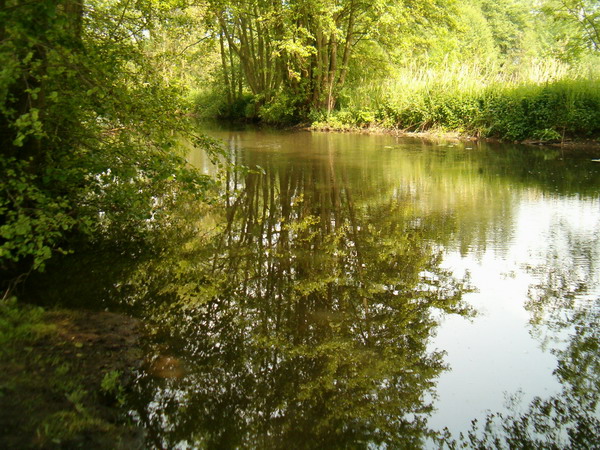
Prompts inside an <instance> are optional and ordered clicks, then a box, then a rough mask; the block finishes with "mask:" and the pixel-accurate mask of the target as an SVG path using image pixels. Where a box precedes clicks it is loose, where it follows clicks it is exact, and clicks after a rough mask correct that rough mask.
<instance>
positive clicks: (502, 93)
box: [316, 61, 600, 141]
mask: <svg viewBox="0 0 600 450" xmlns="http://www.w3.org/2000/svg"><path fill="white" fill-rule="evenodd" d="M590 67H591V66H590ZM584 69H585V70H584ZM584 69H582V68H574V67H570V66H567V65H565V64H560V63H557V62H554V61H542V62H538V63H536V64H530V65H527V66H523V67H520V68H513V69H512V70H509V69H506V68H503V69H501V68H499V67H497V66H496V65H495V64H494V63H493V62H490V63H489V64H481V65H454V66H450V67H446V68H444V69H443V70H442V69H440V68H423V67H407V68H403V69H400V70H398V71H397V73H396V74H395V76H394V77H393V78H392V79H389V80H386V81H384V82H382V83H368V82H366V80H365V82H364V83H358V84H357V87H356V88H354V89H351V90H348V92H346V93H345V96H343V97H342V99H341V100H342V105H341V108H340V110H339V111H337V112H335V113H333V114H332V115H331V116H330V117H328V118H326V119H325V120H324V121H321V122H320V123H317V124H316V126H317V127H322V126H324V125H329V126H331V125H333V127H334V128H335V127H338V128H350V127H372V126H377V127H385V128H395V129H401V130H405V131H429V130H439V131H456V132H460V133H464V134H469V135H475V136H485V137H498V138H501V139H506V140H511V141H523V140H539V141H556V140H564V139H566V138H598V137H600V74H599V73H598V72H597V71H593V70H592V69H591V68H589V67H588V68H584Z"/></svg>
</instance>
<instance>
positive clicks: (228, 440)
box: [34, 132, 600, 448]
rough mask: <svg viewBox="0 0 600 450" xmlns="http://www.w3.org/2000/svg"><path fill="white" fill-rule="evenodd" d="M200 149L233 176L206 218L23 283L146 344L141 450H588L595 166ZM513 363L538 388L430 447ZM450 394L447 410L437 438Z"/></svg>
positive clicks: (543, 157) (232, 146) (362, 139)
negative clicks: (135, 324)
mask: <svg viewBox="0 0 600 450" xmlns="http://www.w3.org/2000/svg"><path fill="white" fill-rule="evenodd" d="M217 137H221V138H224V139H225V140H226V142H227V143H228V148H229V150H230V154H231V158H232V159H233V160H234V162H236V163H238V164H243V165H245V166H246V167H247V168H248V169H249V170H242V171H231V172H229V173H227V174H226V176H224V184H223V192H222V198H223V207H222V208H207V207H204V206H202V205H198V204H196V203H187V204H186V205H182V207H181V208H180V209H178V210H177V211H173V212H172V213H171V214H170V215H168V217H167V216H165V217H166V222H165V223H164V226H163V227H157V230H162V232H157V235H156V236H155V237H154V238H152V240H150V241H148V242H149V243H150V244H149V245H148V248H146V249H140V248H130V247H129V246H127V245H125V244H122V245H121V246H120V247H119V248H93V249H88V251H87V253H86V252H80V253H78V254H75V255H70V256H68V257H66V258H65V259H64V260H62V261H60V262H58V263H55V264H56V265H55V266H54V267H52V266H49V267H48V274H47V275H46V276H45V277H38V278H37V279H36V282H35V283H34V284H35V285H36V286H37V289H38V291H39V292H40V294H39V296H40V297H44V298H46V299H52V300H51V302H54V301H55V302H57V303H58V302H62V303H64V302H65V300H69V299H71V300H74V301H76V302H80V303H81V300H82V299H83V300H84V301H85V302H86V303H87V305H91V304H95V305H101V306H102V307H104V306H110V307H112V308H114V307H115V304H116V305H118V306H119V307H120V308H122V309H124V310H125V311H128V312H129V313H133V314H136V315H138V316H139V317H141V318H142V319H143V320H144V322H145V323H146V324H147V325H148V332H149V336H150V338H149V344H148V346H149V349H148V353H149V357H148V361H147V363H146V365H145V370H144V371H142V373H141V374H140V378H139V380H138V383H137V385H136V387H135V392H134V396H133V398H131V399H130V401H131V403H130V404H131V413H132V415H133V416H134V418H135V419H136V420H137V421H138V422H139V423H140V424H142V425H143V426H145V427H146V428H147V430H148V439H149V445H150V446H154V447H157V448H171V447H180V448H185V447H226V448H229V447H250V448H271V447H274V448H279V447H285V446H292V447H294V448H296V447H311V448H316V447H318V448H321V447H323V448H328V447H334V448H336V447H352V448H355V447H356V448H365V447H369V446H371V447H373V446H378V445H380V446H382V447H385V446H390V447H394V448H395V447H399V448H415V447H417V448H418V447H422V446H426V445H434V443H439V442H440V440H442V441H444V443H445V444H446V445H447V446H460V445H463V444H464V445H468V446H477V445H480V446H483V447H488V446H501V445H505V446H507V447H510V446H511V445H512V446H513V447H522V446H526V445H531V446H536V445H537V446H547V447H551V446H552V442H557V443H559V444H558V445H559V446H560V445H562V444H564V445H565V446H566V445H569V441H568V439H572V440H571V442H570V444H572V445H573V446H577V445H579V444H580V446H586V445H588V446H590V447H593V441H592V437H593V436H594V433H595V435H596V436H597V435H599V434H600V433H599V429H598V422H597V417H598V411H597V408H598V406H597V405H598V400H599V398H598V392H599V391H600V389H599V380H598V373H600V367H598V364H599V363H598V361H599V360H600V359H599V358H598V357H599V356H600V355H598V337H599V336H598V327H599V325H600V324H599V323H598V320H599V318H600V316H599V310H600V304H599V302H600V291H599V290H600V286H599V284H600V281H599V280H600V273H599V269H598V267H599V265H598V263H599V262H600V239H599V238H598V236H597V233H596V230H597V228H598V226H599V225H600V222H598V220H597V219H598V218H599V214H598V211H600V204H599V203H598V198H599V190H600V189H599V186H600V178H599V177H600V170H598V169H600V166H598V165H594V163H589V162H586V161H585V160H584V159H569V158H564V157H563V155H562V154H561V153H560V152H558V153H556V152H554V153H553V152H551V153H544V152H538V151H525V149H523V148H518V149H516V148H512V147H498V148H494V147H490V148H485V147H484V146H482V147H481V148H472V149H466V148H462V147H464V145H462V147H461V145H460V144H459V145H457V144H447V143H444V144H441V143H429V144H428V143H423V142H420V141H407V140H397V139H394V138H391V137H388V136H355V135H335V134H310V133H280V132H274V133H271V132H244V133H220V134H219V133H217ZM468 145H474V144H468ZM192 156H193V157H192V158H191V160H192V161H194V162H195V163H196V164H198V165H199V166H201V167H202V169H203V170H204V171H206V172H210V171H211V170H212V168H211V167H212V166H210V164H208V163H207V162H206V161H205V160H203V159H202V158H201V157H200V156H199V155H195V156H194V155H192ZM590 211H592V213H590ZM594 211H596V213H593V212H594ZM559 212H560V214H558V213H559ZM555 216H556V217H560V218H561V219H560V220H554V218H553V217H555ZM590 217H591V218H592V219H590ZM542 218H545V219H547V220H545V221H542V220H541V219H542ZM590 220H591V222H590V223H588V222H589V221H590ZM586 221H588V222H586ZM540 224H543V225H540ZM582 224H583V225H582ZM123 242H124V243H127V239H124V240H123ZM532 243H535V245H531V244H532ZM465 268H467V269H470V270H472V274H473V276H472V277H470V278H463V275H464V274H465ZM82 280H83V281H82ZM471 285H474V286H475V287H476V288H477V291H478V292H473V291H474V289H472V288H471ZM468 305H472V306H473V307H474V308H477V310H478V311H481V312H482V314H479V315H478V316H476V317H474V314H473V311H472V309H471V307H469V306H468ZM502 308H504V310H509V312H510V314H506V315H505V316H504V317H499V316H498V315H497V314H496V313H497V312H498V310H502ZM465 317H469V318H472V317H474V319H473V320H472V323H473V327H479V329H481V330H480V331H481V334H477V333H474V334H469V333H467V332H465V330H467V327H468V326H469V325H468V324H469V321H467V320H464V318H465ZM517 319H518V320H517ZM453 321H454V322H453ZM450 323H454V324H455V325H453V326H451V327H449V326H448V325H449V324H450ZM506 324H509V325H510V326H505V325H506ZM515 330H516V331H515ZM513 331H515V333H513V334H512V335H511V333H512V332H513ZM436 333H438V334H439V337H441V338H439V337H438V339H437V340H436V338H435V335H436ZM486 333H487V334H486ZM502 333H504V334H502ZM517 334H518V338H515V336H516V335H517ZM508 338H514V342H512V344H514V346H513V347H510V343H509V339H508ZM452 340H454V342H455V344H456V346H455V347H452V342H451V341H452ZM524 348H527V349H533V350H532V352H531V353H529V354H527V355H523V354H522V349H524ZM515 349H516V350H515ZM455 350H456V353H457V354H459V356H460V357H461V358H470V359H472V360H473V361H472V365H470V366H465V367H466V368H467V369H469V368H470V369H472V370H470V371H468V370H467V371H466V372H465V367H463V368H462V369H461V367H460V362H461V361H460V358H456V357H455V356H454V351H455ZM517 351H520V353H519V354H518V355H517ZM533 351H535V352H536V353H535V354H533ZM446 352H447V354H445V353H446ZM544 352H546V353H544ZM481 355H485V358H487V359H485V358H484V357H483V356H481ZM540 355H545V356H546V357H547V358H546V359H545V360H544V361H550V363H549V366H551V365H552V364H556V370H555V376H556V379H557V380H558V382H560V385H559V386H558V387H557V390H559V391H560V393H559V394H557V395H552V394H549V395H548V396H546V397H544V398H537V399H535V400H533V402H531V403H530V399H531V398H532V397H533V396H535V395H537V394H539V392H538V391H536V390H535V388H540V389H541V388H542V387H546V386H547V384H546V383H547V379H548V378H552V374H551V372H552V368H549V369H548V370H544V367H545V366H544V365H542V364H540V361H541V360H542V359H541V357H540ZM524 359H527V360H528V361H529V365H530V366H534V365H536V366H540V365H541V366H542V368H541V369H539V367H538V369H539V370H538V372H535V373H533V372H532V374H529V375H527V376H529V378H533V384H534V389H530V390H528V391H527V392H526V394H527V396H526V399H525V409H523V410H518V409H514V410H513V411H511V412H510V413H507V412H506V411H507V410H503V411H502V412H501V413H500V414H496V415H494V416H489V417H488V419H489V428H485V427H483V426H482V427H480V428H479V429H478V430H477V431H474V432H473V433H472V434H471V435H470V436H466V437H465V438H463V439H462V440H461V439H460V438H459V437H457V435H456V433H455V434H454V436H449V435H447V436H443V435H442V434H440V433H438V432H437V431H435V430H433V429H432V428H435V429H437V430H439V429H441V428H443V427H444V426H446V425H449V424H450V422H451V421H452V420H451V419H452V418H453V417H454V416H456V417H460V418H461V420H462V419H465V420H466V422H467V423H468V422H469V421H470V419H472V418H475V417H477V416H479V417H480V418H481V417H483V419H484V420H483V422H485V420H486V419H485V413H484V414H483V416H482V415H481V411H480V410H479V409H478V408H474V407H473V405H471V406H470V409H468V408H467V407H466V406H465V407H464V409H463V405H464V404H465V403H466V402H465V399H466V397H467V395H466V394H465V395H462V394H463V393H464V392H463V391H461V389H462V386H463V385H465V384H466V383H470V381H465V380H470V379H469V377H476V378H478V383H479V387H481V389H480V390H476V389H475V386H474V383H470V384H468V386H467V387H466V388H465V390H467V391H469V392H468V394H470V395H473V392H481V393H482V395H481V398H482V400H481V402H482V403H485V408H488V409H492V410H496V408H495V406H494V401H495V399H494V395H496V394H498V395H501V394H502V393H501V392H500V389H501V388H500V387H499V386H500V385H502V383H503V382H504V381H506V380H505V379H504V378H506V379H509V381H510V382H515V380H516V379H517V378H518V377H516V376H514V374H513V373H514V372H517V371H523V370H525V368H524V367H518V366H519V363H520V362H521V361H523V360H524ZM492 360H493V361H494V363H495V364H497V366H498V365H500V366H502V367H501V370H496V369H497V366H493V365H491V364H487V363H488V362H489V361H492ZM450 366H452V367H450ZM515 366H517V367H516V368H515ZM450 369H453V370H454V372H452V373H451V372H450ZM486 370H487V372H486ZM511 372H512V373H511ZM541 372H546V374H545V378H543V379H542V378H541V377H539V378H538V377H537V375H536V374H538V373H541ZM452 374H453V375H455V376H457V377H458V378H459V380H458V382H453V383H450V385H449V387H448V388H447V390H448V391H449V392H450V393H452V394H454V395H457V392H458V393H461V394H460V395H458V399H457V400H456V401H454V400H453V399H452V398H450V412H449V415H446V416H443V415H442V416H439V415H438V416H435V414H436V412H435V411H434V410H433V409H434V407H440V405H442V404H443V400H444V399H443V398H441V399H440V401H442V402H441V403H440V401H437V400H436V399H435V395H436V385H437V387H438V392H439V393H440V395H441V396H442V397H443V396H445V395H446V394H447V392H443V389H442V388H441V386H442V385H443V384H444V383H443V382H442V381H443V380H444V379H446V378H445V377H447V376H449V375H452ZM482 374H483V375H482ZM504 375H506V377H504ZM527 376H526V377H525V378H527ZM509 393H514V392H513V391H511V392H509ZM447 403H448V402H447V401H446V404H447ZM440 409H443V408H441V407H440ZM436 417H437V419H436ZM480 422H482V421H480ZM457 429H458V431H460V428H457ZM457 429H453V430H452V431H453V432H456V431H457ZM569 430H571V431H569ZM572 436H575V438H576V439H575V438H573V437H572ZM577 439H579V440H577ZM586 439H587V441H586ZM561 443H562V444H561ZM586 443H587V444H586Z"/></svg>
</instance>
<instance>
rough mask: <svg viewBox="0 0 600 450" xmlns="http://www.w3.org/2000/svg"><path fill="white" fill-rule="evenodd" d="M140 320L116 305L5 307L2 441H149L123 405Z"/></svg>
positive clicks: (0, 313)
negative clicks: (104, 308)
mask: <svg viewBox="0 0 600 450" xmlns="http://www.w3.org/2000/svg"><path fill="white" fill-rule="evenodd" d="M140 337H141V332H140V324H139V322H138V321H137V320H135V319H133V318H131V317H127V316H124V315H120V314H114V313H110V312H91V311H72V310H60V311H50V312H44V311H42V310H41V309H40V308H34V307H29V306H23V305H17V304H16V303H13V304H8V305H7V304H3V305H1V307H0V338H1V340H2V344H3V349H2V350H1V351H0V357H1V358H0V399H1V402H2V408H0V447H1V448H88V449H89V448H96V449H97V448H107V449H108V448H127V449H131V448H141V447H142V446H143V442H144V433H143V432H142V430H140V429H139V428H137V427H136V426H134V425H133V424H131V423H130V422H129V420H128V419H127V417H126V415H125V411H123V408H122V406H123V404H124V402H125V398H126V396H127V386H128V384H129V383H130V382H131V380H132V377H133V374H134V372H135V370H136V369H137V368H139V367H140V365H141V361H142V352H141V349H140V346H139V345H140Z"/></svg>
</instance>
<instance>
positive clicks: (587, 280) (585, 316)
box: [449, 224, 600, 449]
mask: <svg viewBox="0 0 600 450" xmlns="http://www.w3.org/2000/svg"><path fill="white" fill-rule="evenodd" d="M560 227H561V228H562V230H561V231H562V232H563V233H564V236H566V244H567V245H566V246H565V248H566V250H565V249H562V250H561V249H560V248H556V247H555V246H550V247H549V251H548V253H547V254H546V255H545V257H544V259H545V261H546V262H545V263H544V264H542V265H540V266H538V267H531V268H530V271H531V272H532V273H534V274H536V275H537V277H538V283H537V284H535V285H533V286H531V288H530V294H529V302H528V305H527V309H528V310H529V312H530V313H531V323H532V325H533V331H534V333H535V335H536V336H537V337H538V338H539V339H541V340H542V342H543V345H545V346H547V347H550V348H552V352H553V353H554V354H555V355H556V356H557V359H558V365H557V368H556V369H555V371H554V375H555V376H556V377H557V378H558V380H559V381H560V383H561V385H562V390H561V392H560V393H559V394H558V395H555V396H552V397H549V398H546V399H543V398H540V397H536V398H535V399H534V400H533V401H532V402H531V403H530V404H529V405H528V406H527V408H526V409H525V411H524V412H519V411H514V412H513V414H511V415H507V414H500V413H497V414H492V415H489V416H488V417H487V420H486V422H485V424H483V426H481V427H480V426H478V424H475V425H474V426H473V428H472V430H471V432H470V433H469V435H468V436H467V437H465V438H463V439H462V440H461V442H460V444H458V443H457V442H456V441H450V440H449V442H452V443H451V444H450V446H451V447H456V446H460V447H469V448H473V447H476V448H491V447H494V448H556V449H559V448H580V449H590V448H598V446H599V444H598V442H599V439H600V296H599V293H600V267H599V265H598V263H599V262H600V236H598V235H591V236H583V237H582V236H578V235H577V234H576V233H573V232H572V230H570V229H569V227H568V225H567V224H561V225H560ZM556 232H557V234H558V230H556ZM516 406H517V405H515V407H514V409H516Z"/></svg>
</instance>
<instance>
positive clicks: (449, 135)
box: [292, 125, 600, 156]
mask: <svg viewBox="0 0 600 450" xmlns="http://www.w3.org/2000/svg"><path fill="white" fill-rule="evenodd" d="M292 129H295V130H302V131H321V132H333V133H357V134H389V135H392V136H398V137H411V138H418V139H423V140H426V141H435V142H437V141H440V140H444V141H454V142H478V141H481V142H495V143H504V144H506V143H507V141H505V140H502V139H498V138H484V137H481V136H472V135H468V134H462V133H459V132H456V131H439V130H437V131H436V130H431V131H418V132H417V131H404V130H400V129H395V128H384V127H348V128H337V127H331V126H327V125H325V126H316V127H315V126H307V125H302V126H298V127H293V128H292ZM514 144H521V145H527V146H532V147H533V146H535V147H542V148H543V147H546V148H551V149H562V150H564V151H565V152H572V153H575V152H577V153H580V154H581V153H583V154H589V155H591V156H598V155H600V140H597V139H570V140H565V141H563V142H557V141H535V140H525V141H516V142H514Z"/></svg>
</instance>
